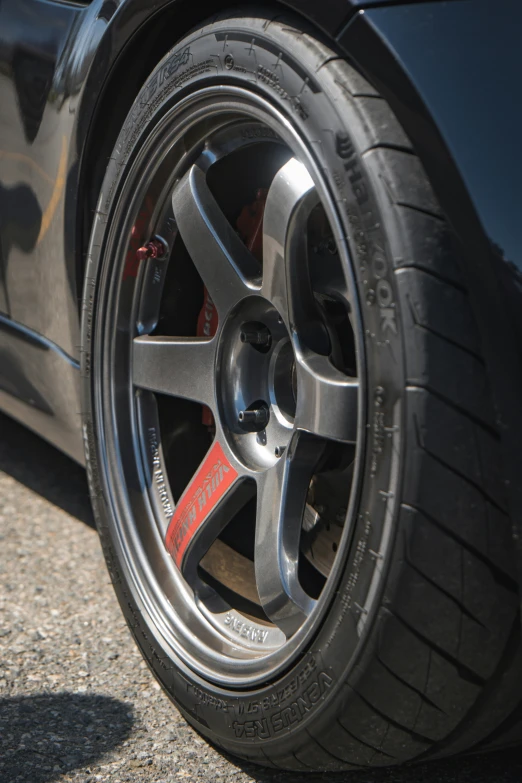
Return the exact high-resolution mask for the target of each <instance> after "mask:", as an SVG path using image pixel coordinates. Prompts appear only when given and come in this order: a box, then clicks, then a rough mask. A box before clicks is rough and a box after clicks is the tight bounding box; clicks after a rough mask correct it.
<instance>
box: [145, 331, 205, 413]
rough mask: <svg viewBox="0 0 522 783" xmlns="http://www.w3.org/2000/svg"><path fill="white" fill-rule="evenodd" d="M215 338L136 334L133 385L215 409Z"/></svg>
mask: <svg viewBox="0 0 522 783" xmlns="http://www.w3.org/2000/svg"><path fill="white" fill-rule="evenodd" d="M215 357H216V341H215V340H206V339H202V338H198V337H151V336H142V337H135V338H134V341H133V350H132V367H133V370H132V374H133V382H134V385H135V386H138V387H140V388H141V389H148V390H149V391H152V392H157V393H160V394H170V395H172V396H174V397H183V398H184V399H187V400H194V401H195V402H200V403H202V404H203V405H208V407H209V408H211V409H214V408H215V399H214V372H215V369H214V364H215Z"/></svg>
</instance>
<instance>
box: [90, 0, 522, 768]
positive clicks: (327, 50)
mask: <svg viewBox="0 0 522 783" xmlns="http://www.w3.org/2000/svg"><path fill="white" fill-rule="evenodd" d="M224 41H225V42H226V54H227V57H229V58H231V59H229V60H228V63H229V64H230V63H233V67H230V68H225V66H224V64H223V63H224V56H223V42H224ZM187 52H188V54H189V56H185V55H184V53H185V54H186V53H187ZM276 58H277V61H278V71H277V74H276V73H275V72H274V70H273V64H274V60H275V59H276ZM169 63H170V64H171V65H172V64H174V65H172V67H170V66H169ZM159 74H161V77H160V78H158V75H159ZM254 77H255V78H254ZM221 79H222V80H224V81H231V80H232V81H234V82H235V83H236V84H238V85H240V86H242V87H244V88H245V89H248V90H254V91H256V92H257V93H260V94H262V95H263V96H264V97H266V98H268V99H269V100H270V101H272V102H274V103H277V105H278V106H279V109H281V110H282V111H283V112H284V113H285V115H286V116H287V117H288V121H289V122H290V123H291V125H292V126H293V128H294V129H296V131H297V132H298V133H299V134H300V135H301V136H302V137H303V138H305V139H306V141H307V144H308V145H309V147H310V149H312V150H313V151H314V154H315V155H316V156H317V158H318V160H319V163H320V165H321V167H322V168H323V171H324V174H325V177H326V179H327V181H328V183H329V186H330V188H331V190H332V192H334V193H336V197H337V201H338V205H339V215H340V219H341V221H342V223H343V227H344V231H345V233H346V236H347V242H348V245H349V247H350V250H351V253H352V257H353V266H354V270H353V271H354V275H355V279H356V283H357V288H358V290H359V295H360V299H361V302H362V319H363V325H364V329H365V335H366V337H365V351H366V363H367V373H368V389H369V393H368V417H369V419H368V421H369V426H370V428H371V430H370V432H371V435H370V438H369V442H368V451H367V459H366V467H365V475H364V477H363V485H362V488H361V493H360V500H359V509H358V512H359V523H358V525H359V527H358V529H357V531H356V533H355V535H354V539H353V544H352V547H351V549H350V552H349V555H348V556H347V559H346V563H345V566H344V571H343V573H342V575H341V577H340V582H339V585H338V589H337V591H336V595H335V598H334V599H333V600H332V603H331V605H330V607H329V610H328V614H327V616H326V618H325V620H324V622H323V625H322V627H321V628H320V630H319V631H318V633H317V635H316V636H315V638H314V640H313V642H312V643H311V645H310V646H309V648H308V649H307V650H305V651H303V654H302V656H301V658H300V659H299V660H298V661H294V663H293V664H292V666H291V667H290V668H289V670H288V671H287V672H286V673H284V674H283V675H281V676H279V677H278V678H277V680H276V681H274V682H268V683H265V684H264V685H263V686H259V687H258V688H257V689H251V690H250V691H249V692H247V693H245V692H244V691H241V690H238V689H234V688H233V687H229V688H228V689H227V688H224V687H221V686H218V685H215V684H213V683H212V682H210V681H208V680H206V679H205V678H203V677H202V676H200V675H199V674H197V673H196V672H194V671H192V670H191V669H189V668H188V667H187V666H185V665H184V664H183V662H182V661H181V660H180V659H179V658H176V657H175V656H173V655H172V654H169V653H168V652H167V651H166V650H165V647H164V645H163V644H162V641H161V639H160V638H159V637H158V635H157V633H156V631H155V627H154V625H153V624H152V623H151V621H150V617H149V616H148V613H147V610H146V609H145V607H144V605H143V604H142V603H141V602H140V601H139V599H137V598H136V595H135V592H134V591H133V586H132V584H131V583H130V581H129V575H128V571H127V568H126V566H125V563H124V562H123V560H122V556H121V552H120V550H119V547H118V543H117V540H116V539H117V537H116V536H115V533H114V530H115V526H116V524H117V521H116V520H115V519H114V517H113V515H112V512H111V511H110V508H111V505H110V503H109V502H108V498H107V496H106V492H107V490H106V486H105V483H104V480H103V472H104V467H103V464H104V460H105V454H104V451H103V438H102V433H101V432H100V424H99V422H98V421H97V419H96V415H95V405H94V401H93V400H94V392H95V388H94V387H95V381H96V366H97V362H98V361H99V357H98V356H97V354H96V350H95V348H93V346H94V345H95V339H94V338H95V334H96V323H97V318H99V312H98V309H97V308H98V300H99V296H100V286H101V285H102V283H101V282H100V280H101V277H102V271H103V269H104V265H105V266H106V264H107V259H106V258H105V257H104V252H103V249H104V243H105V242H106V239H107V235H108V233H109V230H110V226H111V215H112V212H113V210H114V207H115V204H116V203H117V199H118V194H119V188H120V186H121V183H122V181H123V180H124V179H125V176H126V172H127V171H128V169H129V167H130V164H131V162H132V159H133V156H134V155H135V153H136V149H139V147H140V145H141V144H142V143H143V139H144V137H146V134H147V128H149V127H152V126H153V125H154V123H155V122H157V121H158V118H159V117H160V116H162V115H163V114H164V113H165V111H166V109H167V108H168V107H169V106H172V105H174V104H175V103H176V101H177V100H178V99H179V97H180V96H183V95H186V94H187V93H188V92H189V91H191V90H195V89H197V88H198V87H201V86H204V85H205V84H207V83H212V82H215V81H216V80H217V81H219V80H221ZM159 84H161V88H160V87H159V86H158V85H159ZM99 204H100V206H99V209H98V212H97V215H96V221H95V225H94V229H93V238H92V242H91V249H90V254H89V262H88V269H87V278H86V287H85V299H84V321H83V351H82V356H83V364H82V369H83V378H84V400H85V409H84V432H85V442H86V454H87V463H88V473H89V481H90V487H91V495H92V501H93V506H94V511H95V515H96V519H97V524H98V528H99V531H100V535H101V539H102V544H103V548H104V552H105V556H106V558H107V562H108V566H109V570H110V572H111V576H112V579H113V581H114V585H115V589H116V592H117V594H118V597H119V600H120V602H121V605H122V609H123V612H124V614H125V617H126V619H127V622H128V624H129V627H130V630H131V632H132V634H133V636H134V638H135V640H136V642H137V644H138V646H139V647H140V649H141V651H142V653H143V655H144V657H145V658H146V660H147V661H148V663H149V665H150V666H151V668H152V671H153V672H154V674H155V676H156V677H157V679H158V680H159V682H160V683H161V685H162V686H163V688H164V689H165V690H166V692H167V693H168V694H169V696H170V697H171V698H172V699H173V701H174V702H175V704H176V705H177V706H178V707H179V709H180V710H181V712H182V713H183V714H184V715H185V716H186V717H187V719H188V720H189V721H190V722H191V723H193V724H194V725H195V726H196V727H197V729H198V730H199V731H200V732H201V733H202V734H204V735H205V736H207V737H208V738H209V739H210V740H211V741H213V742H214V743H216V744H217V745H219V746H221V747H223V748H225V749H226V750H227V751H230V752H231V753H233V754H236V755H238V756H240V757H242V758H244V759H247V760H249V761H254V762H256V763H259V764H262V765H270V766H274V767H278V768H283V769H290V770H302V771H306V770H310V769H330V770H335V769H349V768H352V767H360V766H362V767H367V766H383V765H389V764H397V763H399V762H403V761H407V760H411V759H417V758H420V757H422V758H424V757H428V756H430V757H431V756H439V755H445V754H449V753H453V752H456V751H461V750H465V749H468V748H471V747H473V746H477V745H480V743H482V742H483V741H484V740H485V738H487V737H488V735H490V734H491V733H492V732H494V730H495V729H496V727H497V726H498V725H499V724H501V723H502V721H504V720H505V719H506V717H507V716H508V714H509V713H510V711H511V710H512V709H514V707H515V704H516V701H517V700H518V699H517V696H518V694H519V692H520V682H519V680H520V676H519V670H520V666H519V664H518V654H519V649H520V648H519V605H518V585H517V582H516V578H515V569H514V560H513V555H512V550H513V542H512V529H511V524H510V519H509V517H508V514H507V510H506V509H507V504H506V490H505V482H504V473H503V468H502V453H501V445H500V439H499V435H498V433H497V429H496V423H495V411H494V409H493V405H492V400H491V395H490V390H489V383H488V373H487V367H486V365H485V362H484V360H483V358H482V353H481V346H480V340H479V338H478V332H477V329H476V325H475V323H474V320H473V316H472V310H471V307H470V303H469V300H468V293H467V289H466V281H465V280H464V279H463V277H462V274H461V271H460V268H459V262H458V256H457V252H456V250H455V249H454V247H453V244H452V238H451V232H450V230H449V227H448V225H447V224H446V222H445V219H444V216H443V214H442V213H441V209H440V207H439V204H438V203H437V200H436V198H435V196H434V193H433V191H432V189H431V187H430V184H429V182H428V180H427V178H426V175H425V173H424V170H423V167H422V164H421V162H420V160H419V158H418V157H417V156H416V155H415V152H414V150H413V149H412V147H411V144H410V142H409V140H408V139H407V138H406V136H405V134H404V132H403V131H402V129H401V128H400V126H399V125H398V123H397V121H396V119H395V117H394V116H393V114H392V112H391V111H390V108H389V107H388V105H387V104H386V102H385V101H384V100H383V99H382V98H381V97H380V96H379V94H378V93H377V92H376V91H375V89H374V88H373V87H372V86H371V85H370V84H368V83H367V82H366V81H365V80H364V79H363V78H362V77H361V75H360V74H359V73H358V72H356V71H355V70H354V69H353V68H352V67H351V66H350V65H349V64H348V63H347V62H346V61H345V60H344V59H342V58H341V57H339V55H338V53H337V52H336V51H335V50H334V49H333V47H331V46H330V45H328V44H327V43H325V42H324V41H323V40H322V39H321V38H320V37H319V36H317V35H316V34H315V33H314V31H313V30H310V29H305V28H304V26H303V24H302V23H301V22H300V21H296V19H294V18H292V17H288V18H282V17H280V16H279V17H276V18H274V19H271V18H270V17H268V16H266V17H265V16H264V15H263V13H262V12H260V13H257V12H256V13H252V15H251V16H248V15H246V14H245V15H237V14H234V15H222V16H218V17H216V18H214V19H212V20H209V21H208V22H206V23H205V24H204V25H202V26H201V27H199V28H198V29H196V30H194V31H193V32H192V33H191V34H190V35H189V36H187V37H186V38H185V39H184V40H182V41H181V42H179V43H178V44H177V45H176V46H175V47H174V48H173V50H172V51H171V52H170V53H169V54H168V55H167V57H166V58H165V59H164V60H163V61H162V63H160V64H159V65H158V67H157V68H156V69H155V71H154V73H153V74H152V75H151V77H150V79H149V80H148V81H147V83H146V84H145V85H144V87H143V89H142V91H141V92H140V94H139V95H138V97H137V99H136V102H135V104H134V106H133V109H132V111H131V113H130V115H129V117H128V119H127V120H126V122H125V125H124V127H123V130H122V132H121V135H120V138H119V140H118V142H117V144H116V147H115V150H114V153H113V156H112V158H111V161H110V163H109V167H108V171H107V176H106V178H105V181H104V184H103V188H102V193H101V196H100V201H99ZM394 454H395V456H394ZM370 585H372V588H371V589H372V595H371V596H370V597H369V590H370Z"/></svg>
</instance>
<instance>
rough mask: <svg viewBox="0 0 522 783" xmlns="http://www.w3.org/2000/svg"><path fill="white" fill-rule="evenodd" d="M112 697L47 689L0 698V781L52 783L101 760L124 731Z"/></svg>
mask: <svg viewBox="0 0 522 783" xmlns="http://www.w3.org/2000/svg"><path fill="white" fill-rule="evenodd" d="M132 725H133V717H132V713H131V712H129V706H128V705H126V704H123V702H121V701H118V700H117V699H112V698H108V697H107V696H96V695H87V694H85V695H84V694H72V693H50V694H38V695H34V696H19V697H13V698H3V699H0V780H2V781H5V783H14V781H24V782H25V781H26V782H27V783H28V782H29V781H30V783H51V781H55V780H58V779H60V778H61V777H62V775H63V774H65V773H68V772H72V771H73V770H75V769H78V768H81V767H88V766H89V764H93V763H95V762H98V761H99V760H100V757H101V756H103V755H104V754H105V753H107V752H108V751H110V750H112V749H114V748H115V747H116V746H118V745H119V744H120V743H121V742H123V741H124V740H125V739H126V738H127V737H128V735H129V733H130V731H131V728H132Z"/></svg>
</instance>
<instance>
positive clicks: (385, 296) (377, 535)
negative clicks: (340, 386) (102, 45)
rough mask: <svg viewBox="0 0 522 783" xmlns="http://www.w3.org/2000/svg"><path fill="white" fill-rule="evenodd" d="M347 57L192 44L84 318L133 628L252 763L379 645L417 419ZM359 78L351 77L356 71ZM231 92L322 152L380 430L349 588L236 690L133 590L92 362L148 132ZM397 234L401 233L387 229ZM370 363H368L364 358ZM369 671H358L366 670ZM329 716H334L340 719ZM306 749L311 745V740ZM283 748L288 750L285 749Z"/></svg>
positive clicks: (161, 110) (107, 196) (202, 39)
mask: <svg viewBox="0 0 522 783" xmlns="http://www.w3.org/2000/svg"><path fill="white" fill-rule="evenodd" d="M334 54H335V53H334V52H332V51H331V50H328V48H327V47H326V46H325V45H323V44H322V43H317V42H315V41H314V40H313V39H312V38H311V37H309V36H308V35H298V34H296V33H295V32H292V31H291V27H290V26H289V25H283V24H279V23H272V24H271V25H270V26H268V27H267V26H266V20H263V19H262V18H261V17H259V18H252V19H242V20H239V19H237V20H233V19H222V20H220V21H217V22H215V23H214V24H213V25H212V26H206V27H203V28H201V29H199V30H197V31H195V32H194V33H193V34H191V35H190V36H188V37H187V38H186V39H184V41H183V42H181V43H180V44H179V45H178V46H176V47H174V49H173V50H172V51H171V52H170V53H169V54H168V55H167V56H166V57H165V58H164V59H163V61H162V62H161V63H160V64H159V65H158V66H157V68H156V69H155V71H154V72H153V74H152V75H151V77H150V78H149V80H148V81H147V82H146V84H145V85H144V86H143V88H142V90H141V91H140V94H139V95H138V97H137V99H136V101H135V103H134V105H133V107H132V110H131V112H130V114H129V116H128V118H127V120H126V122H125V124H124V127H123V129H122V131H121V134H120V137H119V139H118V141H117V144H116V147H115V151H114V153H113V156H112V157H111V160H110V162H109V167H108V170H107V175H106V178H105V180H104V184H103V187H102V191H101V195H100V200H99V207H98V210H97V214H96V218H95V223H94V228H93V234H92V238H91V245H90V251H89V257H88V265H87V272H86V281H85V289H84V301H83V319H82V379H83V406H84V407H83V432H84V441H85V449H86V459H87V470H88V477H89V484H90V488H91V496H92V500H93V506H94V512H95V516H96V520H97V525H98V529H99V532H100V536H101V541H102V546H103V549H104V554H105V557H106V560H107V563H108V567H109V571H110V573H111V577H112V580H113V582H114V586H115V589H116V592H117V594H118V598H119V601H120V603H121V606H122V608H123V611H124V614H125V617H126V620H127V623H128V625H129V628H130V630H131V632H132V634H133V636H134V638H135V640H136V642H137V644H138V647H139V648H140V650H141V651H142V653H143V655H144V657H145V658H146V660H147V661H148V663H149V665H150V667H151V669H152V671H153V672H154V674H155V676H156V677H157V679H158V680H159V682H160V683H161V684H162V685H163V687H164V688H165V689H166V691H167V692H168V694H169V695H170V696H171V698H172V699H173V700H174V701H175V703H176V705H177V706H178V707H179V708H180V709H181V711H182V712H183V713H184V714H185V716H186V717H187V718H188V719H189V720H191V721H192V722H193V723H195V724H196V725H197V727H198V729H199V730H200V731H202V733H204V734H206V735H207V736H208V737H209V738H211V739H212V740H214V741H215V742H217V743H218V744H223V745H225V746H226V747H227V749H229V750H232V751H234V752H236V753H238V754H239V755H241V753H242V752H245V749H246V748H247V747H248V746H249V745H251V744H252V742H253V741H254V740H255V741H256V743H261V744H263V745H265V746H268V745H270V746H271V752H272V753H274V752H275V753H277V748H278V747H279V748H280V750H281V753H283V752H288V747H289V746H288V733H289V731H292V732H293V733H294V734H296V735H299V736H296V737H295V742H296V743H298V742H299V741H302V742H305V741H307V735H306V731H305V729H306V727H307V725H308V724H309V723H310V721H312V720H314V721H322V720H323V719H326V718H325V715H326V710H327V712H328V716H330V715H331V710H332V709H334V710H336V709H338V708H340V703H341V701H343V702H346V699H347V698H349V693H348V692H347V689H346V688H345V687H344V685H345V683H346V681H347V678H349V680H348V681H349V682H351V683H353V682H354V680H355V679H356V677H357V674H356V668H358V669H359V670H360V669H361V666H362V663H361V660H362V656H363V655H364V656H368V655H371V650H372V646H373V644H372V638H374V635H375V634H374V630H375V625H376V622H375V621H376V617H377V615H378V612H379V606H380V598H381V596H382V589H383V585H384V582H385V578H386V573H387V566H388V559H389V558H388V555H389V553H390V552H391V549H392V545H393V530H394V528H395V517H396V513H397V509H396V508H395V498H396V497H397V495H398V494H399V484H400V479H401V464H402V460H401V459H400V454H401V444H402V421H403V420H404V410H403V403H404V372H403V366H402V356H403V348H402V341H401V330H400V324H399V314H398V311H397V307H396V306H395V303H396V302H397V291H396V287H395V281H394V276H393V263H392V250H391V248H390V241H391V242H392V243H393V237H392V239H391V240H390V236H389V234H388V232H387V234H386V235H385V234H384V232H383V230H382V228H381V225H382V216H381V214H382V209H381V205H380V203H379V200H380V198H381V196H380V195H379V188H378V186H377V187H376V183H375V182H373V181H372V179H371V175H370V173H369V172H368V171H367V170H366V169H365V167H364V164H363V162H362V159H361V156H360V153H361V152H362V150H364V149H365V142H366V139H365V134H364V128H363V124H362V122H361V118H360V116H359V114H358V109H357V105H356V102H355V101H354V100H353V99H351V97H350V96H349V94H348V93H346V91H343V88H342V87H341V86H340V85H339V84H338V83H337V82H336V80H335V79H334V78H333V77H332V75H331V73H330V72H327V69H324V71H321V70H320V66H321V64H322V63H323V62H324V61H325V60H326V59H328V57H329V56H330V57H332V56H333V55H334ZM346 67H347V68H348V66H346ZM216 82H218V83H223V82H227V83H231V84H236V85H239V86H242V87H247V88H248V89H250V90H255V91H256V92H258V93H260V94H262V95H263V96H264V97H265V98H267V99H268V100H269V101H271V102H272V103H275V104H276V105H277V107H278V109H279V110H280V111H281V112H283V114H284V115H285V116H286V117H287V119H288V121H289V122H290V123H291V124H292V126H293V127H294V128H295V129H296V130H297V131H298V133H299V134H300V135H301V137H302V138H303V139H304V140H305V141H306V143H307V146H308V147H309V148H310V149H311V150H313V151H314V154H315V156H316V158H317V162H318V164H319V166H320V168H321V169H322V171H323V172H324V176H325V180H326V184H327V186H328V188H329V189H330V191H331V193H332V194H333V196H334V198H335V201H336V203H337V204H338V209H339V219H340V221H341V224H342V226H343V230H344V232H345V234H346V238H347V242H348V246H349V250H350V253H351V256H352V272H353V275H354V277H355V280H356V287H357V289H358V293H359V299H360V303H361V318H362V323H363V329H364V334H365V354H366V356H365V360H366V361H365V366H366V382H367V390H368V391H367V399H366V401H365V402H366V406H367V432H368V438H367V441H366V453H365V454H364V457H363V458H364V460H365V468H364V477H363V480H362V486H361V491H360V498H359V503H358V509H357V523H356V528H355V531H354V535H353V540H352V542H351V546H350V550H349V554H348V557H347V559H346V564H345V566H344V569H343V571H342V575H341V577H340V581H339V586H338V590H337V591H336V594H335V597H334V599H333V601H332V603H331V606H330V608H329V610H328V613H327V615H326V617H325V620H324V622H323V624H322V627H321V628H320V630H319V632H318V634H317V636H316V637H315V639H314V641H313V643H312V645H311V647H310V648H309V649H308V650H307V651H306V652H305V653H304V654H303V655H302V657H301V658H300V659H299V661H298V662H294V664H293V666H292V667H291V668H290V670H289V671H287V672H286V674H285V675H284V676H282V677H280V678H278V680H277V681H276V682H272V683H270V684H267V685H266V686H264V687H262V688H259V689H256V690H255V691H250V692H232V691H227V690H225V689H223V688H221V687H219V686H217V685H214V684H212V683H209V682H207V681H206V680H203V679H202V678H200V677H198V675H197V674H195V673H194V672H193V671H192V670H191V669H188V667H187V666H186V665H185V664H184V663H183V661H181V660H173V659H172V657H171V655H170V654H169V652H168V651H167V649H166V645H165V642H164V640H163V639H162V638H160V637H159V636H158V634H157V631H156V628H155V625H154V624H153V623H152V622H151V621H150V618H149V617H148V614H147V611H146V609H145V607H144V605H143V604H142V603H141V601H140V600H139V598H138V596H137V595H136V593H135V591H133V589H132V584H131V582H130V580H129V575H128V573H127V569H126V568H125V564H124V558H123V557H122V553H121V552H119V551H118V544H117V538H116V536H115V535H114V532H113V531H114V527H115V525H116V524H117V523H116V521H115V520H113V519H112V518H111V513H110V504H109V503H107V502H106V482H105V480H104V476H103V459H102V458H101V456H100V447H99V439H98V437H97V427H98V424H97V422H96V417H95V411H94V405H93V384H94V378H95V376H96V372H95V368H94V372H93V364H94V362H95V357H93V355H92V347H93V332H94V329H95V327H96V322H97V310H96V306H97V299H98V280H99V277H100V271H101V268H102V265H103V264H104V263H106V261H105V260H104V254H103V247H104V242H105V238H106V235H107V233H108V227H109V226H110V220H111V214H112V212H113V210H114V208H115V205H116V203H117V200H118V194H119V190H120V188H121V185H122V182H123V181H124V178H125V174H126V172H127V171H128V167H129V163H130V161H131V160H132V158H133V157H134V155H135V154H136V151H137V150H138V149H139V147H140V144H141V142H142V140H143V139H144V138H145V137H146V135H147V132H148V129H150V128H151V127H153V126H154V124H155V123H156V122H158V120H159V118H160V117H162V116H163V115H164V114H165V113H166V112H167V111H168V110H169V109H170V108H171V107H173V106H174V105H175V104H176V103H177V102H179V100H180V99H181V98H182V97H184V96H185V95H187V94H188V93H189V92H191V91H194V90H197V89H200V88H202V87H204V86H207V85H208V84H211V83H213V84H215V83H216ZM387 227H388V226H387ZM360 358H361V360H362V358H363V357H360ZM357 665H358V666H357ZM327 708H328V709H327ZM300 738H301V740H300ZM274 746H276V747H274Z"/></svg>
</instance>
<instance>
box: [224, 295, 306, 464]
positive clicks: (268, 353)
mask: <svg viewBox="0 0 522 783" xmlns="http://www.w3.org/2000/svg"><path fill="white" fill-rule="evenodd" d="M220 342H221V352H220V354H219V358H218V375H219V380H218V384H217V389H218V396H219V397H220V398H221V405H220V416H221V425H222V428H223V431H224V432H225V433H226V434H227V437H228V439H229V442H230V445H231V447H232V448H233V449H234V451H235V453H236V454H237V456H238V458H239V459H240V460H241V461H243V462H245V463H246V464H247V465H249V467H251V468H253V469H265V468H268V467H270V466H271V465H273V464H274V463H275V462H276V461H277V460H278V459H279V458H280V456H281V455H282V454H283V453H284V451H285V449H286V448H287V446H288V443H289V442H290V438H291V436H292V430H293V426H294V416H295V396H294V395H295V391H296V384H295V380H294V377H295V370H294V368H295V356H294V351H293V348H292V342H291V340H290V337H289V334H288V330H287V328H286V326H285V324H284V322H283V319H282V318H281V316H280V315H279V313H278V311H277V310H276V308H275V307H274V306H273V305H272V304H271V303H270V302H268V301H267V300H266V299H263V298H262V297H251V298H249V299H247V300H245V301H243V302H242V303H241V304H240V306H239V307H238V308H237V310H236V311H235V312H234V313H233V314H232V315H231V316H229V318H228V319H227V323H226V324H225V326H224V328H223V331H222V333H221V340H220ZM218 403H219V401H218Z"/></svg>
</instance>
